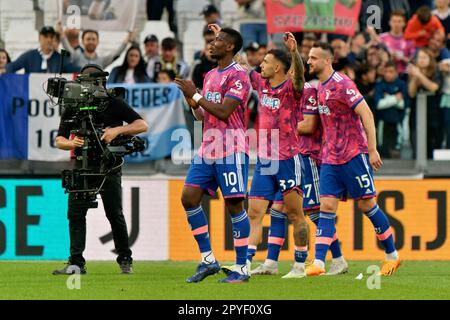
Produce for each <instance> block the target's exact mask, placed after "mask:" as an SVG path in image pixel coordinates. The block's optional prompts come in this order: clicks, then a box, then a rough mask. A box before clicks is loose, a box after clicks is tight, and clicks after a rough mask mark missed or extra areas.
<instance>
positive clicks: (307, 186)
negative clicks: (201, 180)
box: [305, 184, 312, 198]
mask: <svg viewBox="0 0 450 320" xmlns="http://www.w3.org/2000/svg"><path fill="white" fill-rule="evenodd" d="M305 189H306V195H305V197H306V198H309V197H310V196H311V190H312V184H305Z"/></svg>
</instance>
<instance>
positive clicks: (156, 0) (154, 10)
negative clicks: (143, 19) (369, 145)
mask: <svg viewBox="0 0 450 320" xmlns="http://www.w3.org/2000/svg"><path fill="white" fill-rule="evenodd" d="M173 2H174V1H173V0H147V19H148V20H156V21H159V20H161V17H162V15H163V11H164V8H167V12H168V14H169V17H168V18H169V27H170V31H172V32H173V33H175V34H177V32H178V30H177V24H176V20H175V9H174V7H173V5H174V4H173ZM159 40H160V41H161V39H159Z"/></svg>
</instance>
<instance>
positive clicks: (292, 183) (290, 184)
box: [280, 179, 295, 191]
mask: <svg viewBox="0 0 450 320" xmlns="http://www.w3.org/2000/svg"><path fill="white" fill-rule="evenodd" d="M286 182H287V184H289V188H293V187H295V180H292V179H291V180H288V181H286V180H280V187H281V191H285V190H286V189H287V188H288V187H287V185H286Z"/></svg>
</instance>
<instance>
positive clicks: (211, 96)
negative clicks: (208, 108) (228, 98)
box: [205, 91, 222, 103]
mask: <svg viewBox="0 0 450 320" xmlns="http://www.w3.org/2000/svg"><path fill="white" fill-rule="evenodd" d="M205 99H206V100H208V101H211V102H214V103H221V102H222V95H221V94H220V92H210V91H206V95H205Z"/></svg>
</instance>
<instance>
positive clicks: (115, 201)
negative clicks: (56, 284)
mask: <svg viewBox="0 0 450 320" xmlns="http://www.w3.org/2000/svg"><path fill="white" fill-rule="evenodd" d="M121 183H122V178H121V173H120V172H118V173H116V174H113V175H111V176H109V177H108V178H107V179H106V181H105V183H104V185H103V188H102V189H103V191H102V192H100V195H101V197H102V202H103V206H104V208H105V213H106V218H108V220H109V223H110V224H111V229H112V234H113V240H114V246H115V248H116V251H117V253H118V255H119V256H118V257H117V262H118V263H120V262H122V261H123V260H129V261H132V259H131V254H132V252H131V250H130V246H129V241H128V231H127V224H126V221H125V217H124V216H123V211H122V185H121ZM87 211H88V209H86V208H79V207H77V206H76V204H75V203H74V201H73V197H72V196H71V195H69V210H68V219H69V233H70V258H69V261H70V263H71V264H75V265H79V266H82V265H84V264H85V263H86V261H85V259H84V257H83V252H84V249H85V247H86V214H87Z"/></svg>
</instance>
